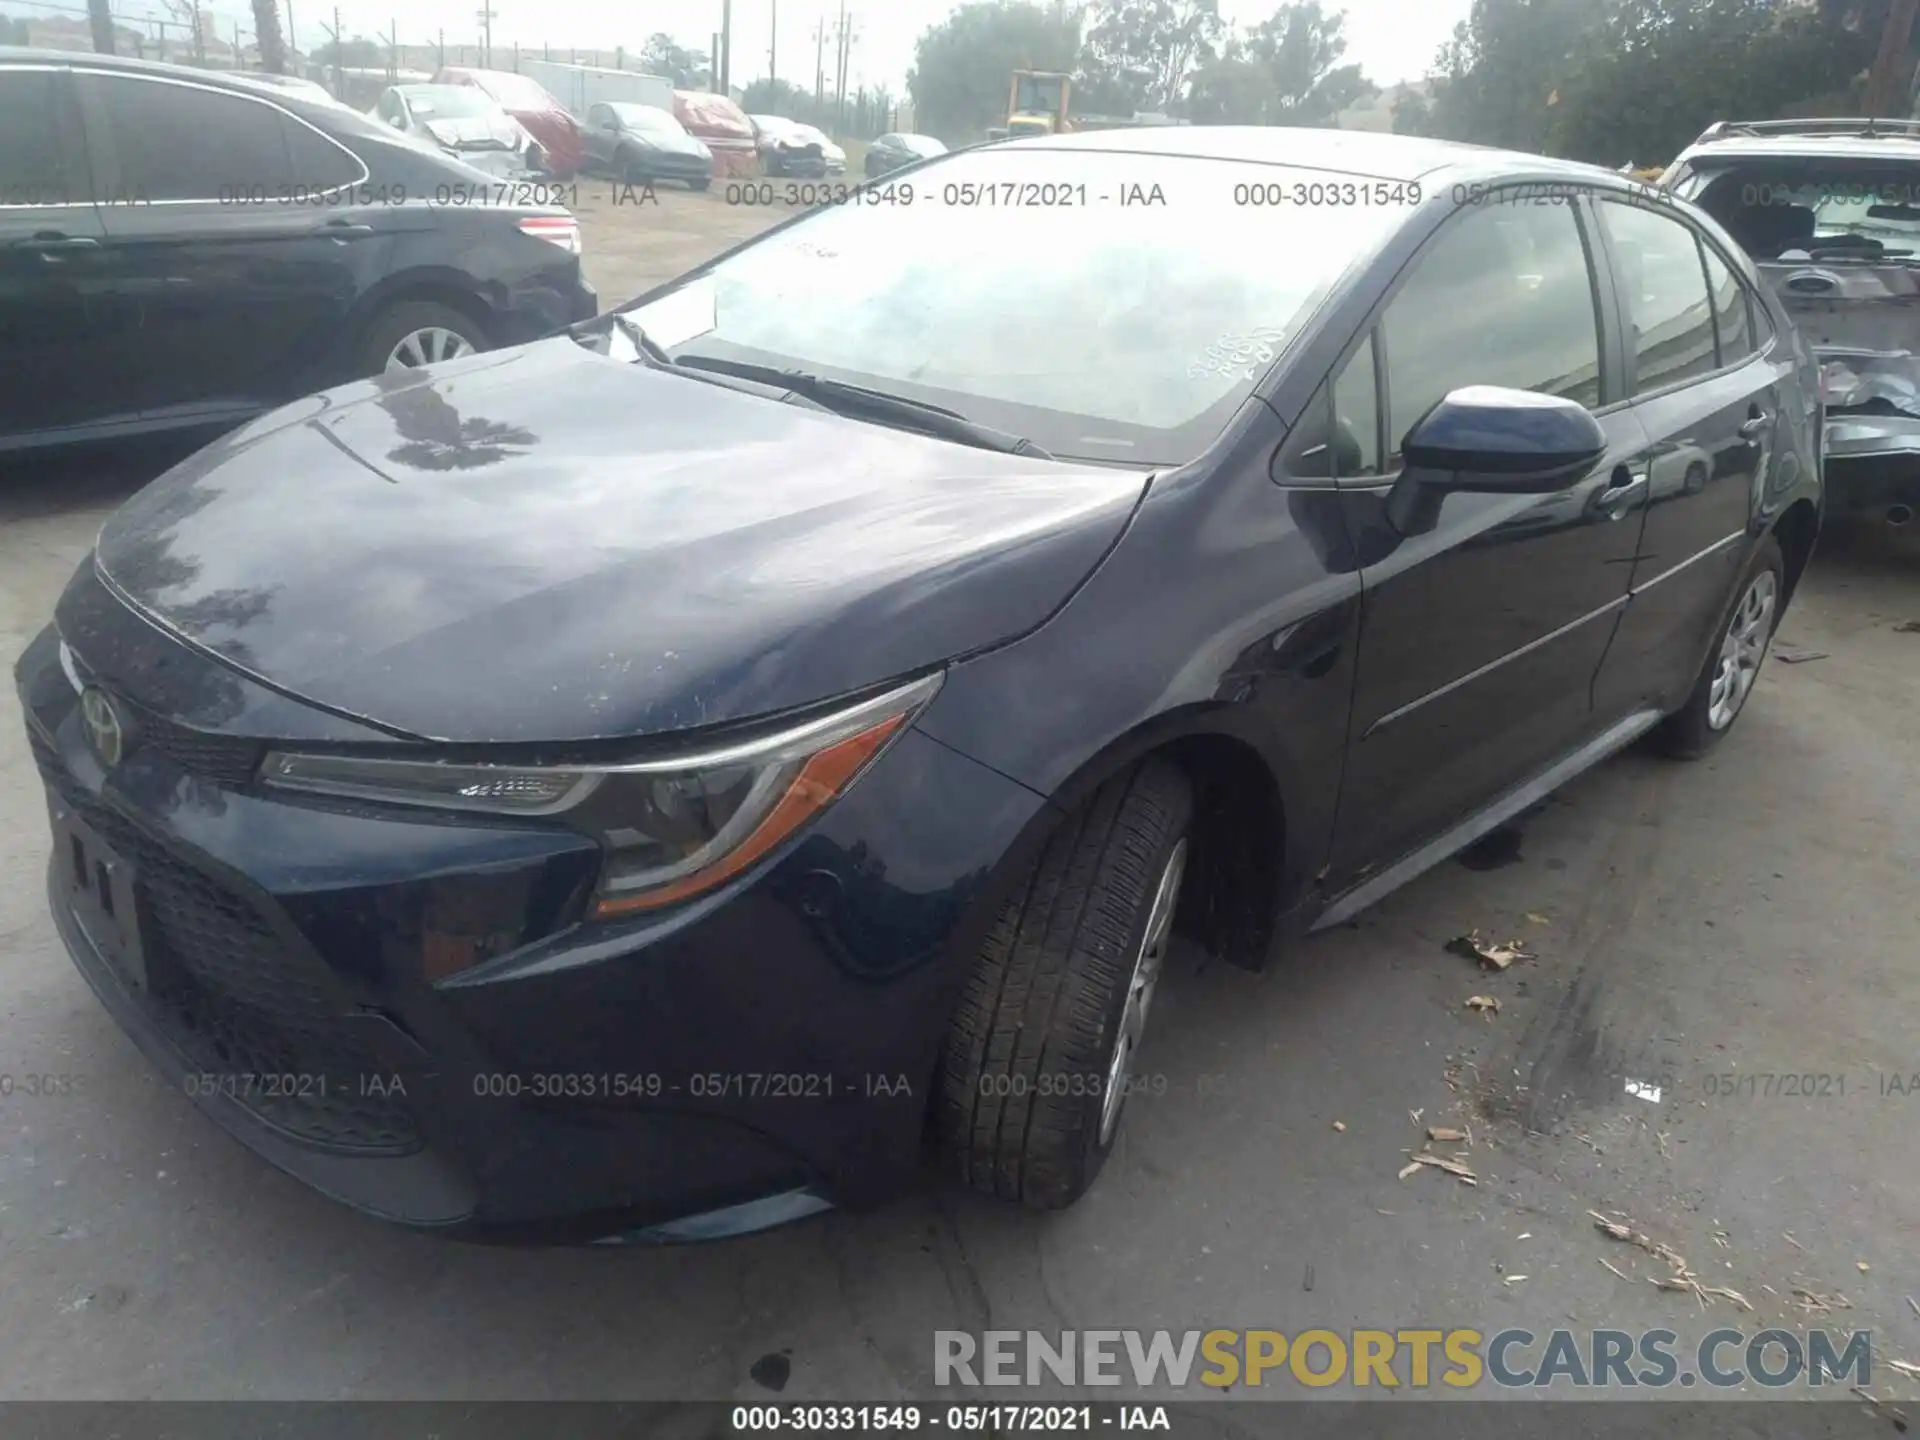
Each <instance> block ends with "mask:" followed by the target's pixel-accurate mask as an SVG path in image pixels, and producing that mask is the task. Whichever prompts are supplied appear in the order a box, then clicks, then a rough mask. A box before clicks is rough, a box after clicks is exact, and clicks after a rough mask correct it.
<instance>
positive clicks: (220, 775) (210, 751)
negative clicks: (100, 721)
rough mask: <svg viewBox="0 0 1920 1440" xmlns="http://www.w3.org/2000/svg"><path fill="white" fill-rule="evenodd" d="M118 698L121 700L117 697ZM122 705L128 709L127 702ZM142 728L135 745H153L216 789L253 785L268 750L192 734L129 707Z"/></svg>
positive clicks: (225, 737)
mask: <svg viewBox="0 0 1920 1440" xmlns="http://www.w3.org/2000/svg"><path fill="white" fill-rule="evenodd" d="M116 698H117V697H116ZM119 703H120V704H122V705H126V704H127V702H126V701H125V700H120V701H119ZM127 708H128V709H129V710H130V711H131V712H132V713H133V716H134V718H135V721H136V723H137V725H138V727H139V728H138V731H137V738H136V740H135V742H134V743H135V745H136V746H140V745H150V746H152V747H153V748H154V749H156V750H161V751H164V752H165V753H166V754H167V755H169V756H171V757H172V759H173V760H174V762H175V763H176V764H178V765H179V766H180V768H181V769H183V770H186V771H189V772H190V773H192V774H195V775H198V776H200V777H202V778H203V779H206V780H211V781H213V782H214V783H215V784H216V785H225V786H229V787H233V788H237V787H239V786H242V785H246V784H249V783H251V781H252V780H253V772H254V771H255V770H257V769H258V768H259V766H260V761H261V759H262V757H263V756H264V755H265V754H266V749H267V747H266V746H265V745H264V744H263V743H261V742H260V741H258V740H245V739H240V738H237V737H235V736H232V735H215V734H213V733H212V732H211V731H207V730H190V729H188V728H187V727H186V726H185V725H181V724H178V723H176V722H174V721H172V720H169V719H167V718H166V717H165V716H163V715H156V714H154V712H153V711H151V710H144V709H141V708H140V707H138V706H133V705H128V706H127Z"/></svg>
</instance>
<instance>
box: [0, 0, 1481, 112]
mask: <svg viewBox="0 0 1920 1440" xmlns="http://www.w3.org/2000/svg"><path fill="white" fill-rule="evenodd" d="M70 3H75V4H77V3H79V0H70ZM203 3H205V4H207V5H208V6H209V8H212V9H214V10H216V11H218V12H219V13H220V14H222V15H223V16H228V17H235V18H240V19H241V20H242V23H243V25H244V26H245V28H247V29H248V30H251V28H252V27H251V24H250V23H248V22H247V21H246V18H245V17H246V16H247V15H248V13H249V12H248V10H247V7H246V6H245V5H244V4H243V3H241V0H203ZM482 3H483V0H340V15H341V19H342V22H343V24H344V27H345V29H346V30H347V32H348V33H349V34H352V33H355V32H359V33H362V34H366V35H369V36H371V35H373V34H374V33H375V32H378V33H380V34H385V33H386V30H387V27H388V25H390V24H392V23H393V22H394V21H395V20H396V19H397V20H398V21H399V25H400V38H401V41H402V43H408V42H411V43H415V44H431V43H433V40H434V38H435V34H436V32H437V30H438V29H439V28H440V27H441V26H444V27H446V33H447V43H448V44H449V45H451V44H455V43H467V44H472V43H474V41H475V40H476V39H477V37H478V34H479V20H478V18H477V17H478V12H479V9H480V6H481V4H482ZM282 4H283V5H284V4H285V0H282ZM492 4H493V7H494V11H495V18H494V22H493V43H494V49H495V52H496V57H497V52H498V51H499V49H500V47H501V46H502V45H507V46H511V45H512V43H513V42H514V41H516V40H518V41H519V42H520V43H521V44H522V45H523V46H526V45H538V44H539V43H541V42H542V41H546V42H548V43H551V44H553V45H555V46H564V45H578V46H582V47H591V46H598V47H600V48H602V49H607V50H611V49H613V48H614V47H615V46H616V45H624V46H626V47H627V49H628V50H629V51H634V50H638V49H639V48H640V46H641V45H643V44H644V43H645V42H646V38H647V36H649V35H651V34H653V33H654V32H655V31H659V30H664V31H666V32H667V33H668V34H670V35H672V36H673V37H674V38H675V39H676V40H678V41H679V42H680V43H681V44H683V45H687V46H690V47H691V48H694V49H698V50H703V51H704V50H705V49H706V47H707V44H708V40H709V37H710V36H711V35H712V34H713V32H714V31H716V30H718V29H719V28H720V6H721V0H492ZM1274 4H1275V0H1221V3H1220V10H1221V13H1222V14H1223V15H1225V16H1226V17H1227V18H1228V19H1229V20H1232V21H1234V22H1236V23H1239V24H1248V23H1251V22H1253V21H1257V20H1261V19H1264V18H1265V17H1266V16H1267V15H1268V14H1269V13H1271V12H1272V10H1273V8H1274ZM1468 4H1469V0H1349V3H1348V4H1347V7H1346V8H1347V35H1348V38H1349V41H1350V46H1349V49H1348V52H1347V58H1348V59H1349V60H1355V61H1358V62H1359V63H1360V64H1361V65H1362V66H1363V67H1365V69H1366V72H1367V74H1368V76H1369V77H1370V78H1372V79H1373V80H1374V81H1375V82H1376V83H1379V84H1390V83H1392V82H1394V81H1396V80H1413V79H1418V78H1419V77H1420V76H1422V75H1424V74H1425V73H1426V71H1427V67H1428V65H1429V64H1430V63H1431V61H1432V59H1433V55H1434V52H1435V51H1436V50H1437V49H1438V48H1439V46H1440V43H1441V42H1442V41H1443V40H1445V39H1446V37H1447V35H1448V34H1449V33H1450V32H1451V31H1452V29H1453V26H1454V24H1455V22H1457V21H1459V20H1460V19H1462V18H1463V17H1464V16H1465V15H1466V12H1467V7H1468ZM775 5H777V6H778V13H779V57H778V58H779V74H780V75H781V76H782V78H785V79H790V80H793V81H795V82H796V83H799V84H801V85H805V86H811V85H812V84H813V74H814V40H813V36H814V27H815V25H816V24H817V23H818V22H819V21H820V20H821V19H822V18H823V17H824V18H825V19H826V21H827V23H828V26H829V27H831V26H832V24H833V22H834V20H835V18H836V17H837V16H838V14H839V3H838V0H733V35H734V39H733V82H734V84H736V85H739V84H743V83H745V82H747V81H751V80H754V79H757V78H759V77H762V76H764V75H765V74H766V73H767V53H768V45H769V42H770V39H771V38H772V25H771V23H770V17H771V14H772V11H773V8H774V6H775ZM114 8H115V9H116V11H119V12H120V13H123V14H125V15H128V16H137V15H141V14H146V13H152V14H160V13H162V7H161V5H160V4H159V3H158V0H118V3H116V5H115V7H114ZM847 8H848V10H849V12H850V13H851V14H852V15H853V16H854V20H855V34H856V36H857V40H856V43H855V46H854V52H853V77H854V78H853V83H854V84H855V85H858V84H862V83H865V84H869V85H880V84H885V85H888V86H890V87H892V88H893V89H894V90H895V91H896V93H897V92H899V91H900V90H901V88H902V87H903V85H904V83H905V80H906V75H907V68H908V67H909V66H910V65H911V64H912V63H913V52H914V42H915V41H916V40H918V39H919V38H920V34H921V32H922V31H923V30H925V29H926V28H927V27H928V26H929V25H932V24H935V23H937V22H939V21H940V20H942V19H943V18H945V17H946V15H947V14H949V13H950V12H951V11H952V9H953V0H848V5H847ZM1327 8H1329V9H1338V8H1339V0H1328V6H1327ZM12 9H13V6H11V5H9V4H8V3H7V0H0V10H12ZM332 9H333V4H332V0H293V15H294V26H295V29H296V30H297V31H298V32H299V41H300V44H301V46H302V48H311V47H312V46H314V45H316V44H318V43H320V42H321V41H323V40H324V39H325V38H326V37H325V35H324V34H322V33H321V32H319V31H318V29H317V28H316V27H317V22H319V21H321V20H323V19H324V20H327V21H328V22H329V23H331V12H332ZM18 13H23V14H24V13H27V12H25V11H21V12H18ZM221 29H222V30H223V31H224V30H225V29H226V26H225V25H224V24H223V25H222V26H221ZM832 57H833V42H832V39H831V37H829V39H828V42H827V50H826V63H827V69H828V73H829V75H831V73H832Z"/></svg>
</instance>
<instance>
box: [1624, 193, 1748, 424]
mask: <svg viewBox="0 0 1920 1440" xmlns="http://www.w3.org/2000/svg"><path fill="white" fill-rule="evenodd" d="M1600 212H1601V215H1602V217H1603V219H1604V221H1605V224H1606V227H1607V234H1608V236H1609V237H1610V238H1611V239H1612V241H1613V249H1614V255H1615V256H1616V258H1617V260H1618V262H1619V273H1620V288H1621V292H1622V295H1623V297H1624V299H1625V301H1626V306H1627V323H1628V325H1629V327H1630V329H1629V334H1628V342H1629V348H1630V349H1631V351H1632V353H1633V357H1634V382H1633V393H1634V394H1636V395H1644V394H1646V393H1647V392H1648V391H1651V390H1662V389H1665V388H1666V387H1667V386H1669V385H1677V384H1679V383H1680V382H1682V381H1684V380H1690V379H1692V378H1693V377H1694V376H1696V375H1707V374H1711V373H1712V372H1713V371H1714V370H1716V369H1717V368H1719V363H1720V362H1719V360H1718V359H1717V358H1716V355H1715V351H1714V316H1713V305H1712V303H1711V301H1710V299H1709V297H1708V294H1707V276H1706V270H1705V269H1704V268H1703V262H1702V260H1701V255H1700V242H1699V240H1698V239H1697V238H1696V237H1695V235H1694V233H1693V231H1692V230H1690V229H1689V228H1688V227H1687V226H1685V225H1683V224H1681V223H1680V222H1679V221H1678V220H1675V219H1673V218H1672V217H1671V216H1668V215H1662V214H1659V213H1658V212H1656V211H1653V210H1647V209H1643V208H1642V207H1640V206H1638V205H1623V204H1621V203H1619V202H1618V201H1613V200H1608V201H1604V202H1602V204H1601V206H1600Z"/></svg>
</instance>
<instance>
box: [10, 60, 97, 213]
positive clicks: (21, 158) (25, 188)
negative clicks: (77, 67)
mask: <svg viewBox="0 0 1920 1440" xmlns="http://www.w3.org/2000/svg"><path fill="white" fill-rule="evenodd" d="M61 78H63V77H61V76H60V75H59V74H57V73H56V72H54V71H52V70H0V135H4V136H5V137H6V140H5V142H4V150H5V154H6V160H5V163H4V169H0V205H70V204H76V203H83V202H82V197H81V196H79V195H78V194H76V193H74V192H75V191H77V190H78V189H79V186H78V185H76V184H75V183H74V177H73V176H71V175H69V174H68V173H67V166H66V158H65V156H64V154H63V153H62V151H61V148H60V121H59V115H58V110H59V106H58V104H57V100H58V96H59V93H60V92H59V90H58V89H57V88H56V86H57V83H58V82H59V80H60V79H61Z"/></svg>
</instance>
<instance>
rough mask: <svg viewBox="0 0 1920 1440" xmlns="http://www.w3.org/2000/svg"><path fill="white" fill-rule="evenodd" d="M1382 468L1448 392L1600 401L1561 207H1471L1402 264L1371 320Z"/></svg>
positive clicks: (1566, 210) (1583, 266)
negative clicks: (1489, 389) (1382, 348)
mask: <svg viewBox="0 0 1920 1440" xmlns="http://www.w3.org/2000/svg"><path fill="white" fill-rule="evenodd" d="M1381 323H1382V329H1383V333H1384V334H1385V337H1386V346H1387V395H1388V412H1389V413H1388V437H1389V441H1390V443H1391V445H1392V447H1393V453H1392V454H1390V455H1389V456H1388V457H1387V465H1388V468H1389V469H1397V468H1398V467H1399V465H1400V447H1401V445H1402V444H1403V442H1404V441H1405V439H1406V436H1407V432H1408V431H1409V430H1411V429H1412V428H1413V427H1414V425H1415V424H1416V423H1417V422H1418V421H1419V420H1420V419H1421V418H1422V417H1423V416H1425V415H1426V413H1427V412H1428V411H1429V410H1431V409H1432V408H1433V407H1434V406H1435V405H1437V404H1438V403H1439V402H1440V401H1441V400H1443V399H1445V398H1446V396H1447V394H1448V393H1449V392H1450V391H1453V390H1457V389H1459V388H1460V387H1461V386H1463V385H1503V386H1506V387H1508V388H1510V389H1515V390H1537V391H1540V392H1542V393H1545V394H1548V395H1561V396H1564V397H1566V398H1567V399H1569V400H1577V401H1579V402H1580V403H1581V404H1582V405H1588V406H1592V405H1597V404H1599V403H1600V320H1599V312H1598V307H1597V305H1596V304H1595V300H1594V288H1593V272H1592V269H1591V267H1590V265H1589V264H1588V260H1587V247H1586V243H1585V241H1584V239H1583V238H1582V236H1581V233H1580V223H1579V220H1578V219H1577V217H1576V211H1575V207H1573V206H1571V205H1533V204H1519V203H1515V204H1510V205H1509V204H1501V203H1498V202H1497V201H1489V202H1487V203H1485V204H1481V205H1476V206H1474V207H1472V208H1470V209H1469V210H1467V211H1466V213H1464V214H1461V215H1457V216H1455V217H1454V218H1453V219H1452V220H1451V221H1449V222H1448V224H1447V226H1446V228H1445V229H1444V230H1442V231H1441V232H1440V234H1439V236H1438V237H1437V238H1436V239H1435V240H1434V242H1433V243H1432V244H1431V245H1430V246H1429V247H1428V248H1427V249H1426V250H1425V251H1423V252H1422V253H1421V255H1420V257H1419V258H1418V259H1417V260H1416V261H1415V262H1414V270H1413V273H1412V275H1410V276H1409V277H1408V279H1407V283H1406V285H1405V286H1404V287H1403V288H1402V289H1401V291H1400V293H1399V294H1398V295H1396V296H1394V298H1393V302H1392V303H1391V304H1390V305H1389V306H1388V307H1387V311H1386V314H1385V316H1384V317H1383V318H1382V322H1381Z"/></svg>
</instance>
